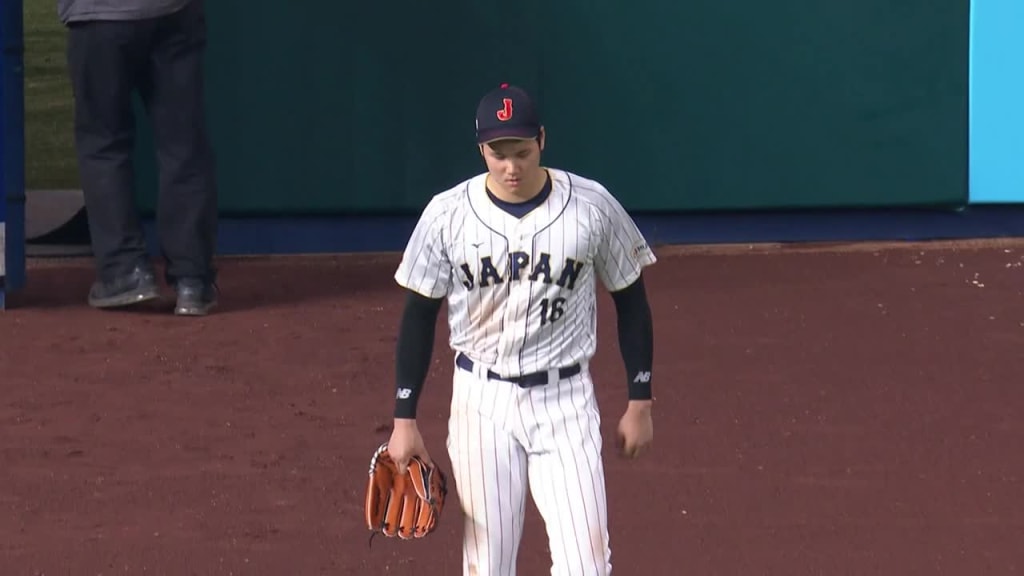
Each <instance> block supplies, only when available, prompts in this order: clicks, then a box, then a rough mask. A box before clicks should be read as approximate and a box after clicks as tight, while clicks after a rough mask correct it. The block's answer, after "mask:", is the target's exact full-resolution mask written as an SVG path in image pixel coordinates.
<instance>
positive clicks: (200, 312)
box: [174, 278, 218, 316]
mask: <svg viewBox="0 0 1024 576" xmlns="http://www.w3.org/2000/svg"><path fill="white" fill-rule="evenodd" d="M174 289H175V291H176V292H177V293H178V301H177V303H176V304H175V305H174V314H175V315H177V316H205V315H207V314H208V313H209V312H210V309H211V308H213V307H214V306H216V305H217V293H218V290H217V285H216V284H214V283H212V282H206V281H204V280H202V279H200V278H182V279H180V280H178V281H177V282H175V284H174Z"/></svg>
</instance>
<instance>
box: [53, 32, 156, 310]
mask: <svg viewBox="0 0 1024 576" xmlns="http://www.w3.org/2000/svg"><path fill="white" fill-rule="evenodd" d="M148 26H149V23H147V22H106V21H102V22H100V21H97V22H82V23H74V24H72V25H70V26H69V27H68V44H67V58H68V70H69V75H70V80H71V87H72V93H73V95H74V106H75V110H74V133H75V147H76V151H77V156H78V167H79V174H80V178H81V185H82V191H83V193H84V196H85V207H86V214H87V216H88V221H89V231H90V235H91V241H92V250H93V254H94V256H95V259H96V271H97V276H98V280H97V282H96V284H95V285H94V286H93V287H92V290H91V291H90V293H89V303H90V305H92V306H95V307H101V308H105V307H113V306H124V305H128V304H133V303H135V302H141V301H144V300H149V299H153V298H156V297H157V296H158V295H159V292H158V287H157V284H156V279H155V277H154V274H153V271H152V268H151V266H150V265H149V260H148V257H147V253H146V241H145V237H144V235H143V232H142V226H141V224H140V222H139V217H138V214H137V210H136V205H135V193H134V178H135V175H134V170H133V165H132V154H133V153H134V145H135V118H134V115H133V110H132V103H131V96H132V92H133V91H134V89H135V87H136V79H137V78H138V77H139V76H140V75H141V74H143V73H144V72H145V67H146V65H147V64H146V57H147V54H146V50H147V45H148Z"/></svg>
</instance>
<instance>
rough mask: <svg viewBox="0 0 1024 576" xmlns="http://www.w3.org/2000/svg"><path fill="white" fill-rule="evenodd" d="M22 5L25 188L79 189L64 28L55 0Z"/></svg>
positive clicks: (30, 2) (27, 2) (33, 0)
mask: <svg viewBox="0 0 1024 576" xmlns="http://www.w3.org/2000/svg"><path fill="white" fill-rule="evenodd" d="M24 3H25V20H24V25H25V170H26V173H25V184H26V187H27V188H28V189H29V190H34V189H47V188H77V187H78V186H79V183H78V164H77V162H76V160H75V148H74V137H73V133H72V114H73V108H72V100H71V84H70V83H69V81H68V75H67V68H66V62H65V52H64V49H65V43H66V38H65V30H64V27H63V26H62V25H61V24H60V21H59V20H57V2H56V1H55V0H24Z"/></svg>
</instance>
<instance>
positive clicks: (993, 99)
mask: <svg viewBox="0 0 1024 576" xmlns="http://www.w3.org/2000/svg"><path fill="white" fill-rule="evenodd" d="M1022 31H1024V2H1022V1H1021V0H974V1H973V2H972V5H971V71H970V75H971V79H970V82H971V88H970V102H971V104H970V106H971V107H970V118H971V136H970V150H971V151H970V166H971V168H970V170H971V176H970V201H971V203H974V204H982V203H1022V202H1024V32H1022Z"/></svg>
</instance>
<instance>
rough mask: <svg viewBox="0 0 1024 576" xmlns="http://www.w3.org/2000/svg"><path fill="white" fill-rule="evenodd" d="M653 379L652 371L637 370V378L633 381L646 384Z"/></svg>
mask: <svg viewBox="0 0 1024 576" xmlns="http://www.w3.org/2000/svg"><path fill="white" fill-rule="evenodd" d="M650 381H651V373H650V372H637V373H636V378H633V382H635V383H637V384H646V383H648V382H650Z"/></svg>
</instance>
